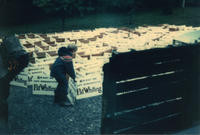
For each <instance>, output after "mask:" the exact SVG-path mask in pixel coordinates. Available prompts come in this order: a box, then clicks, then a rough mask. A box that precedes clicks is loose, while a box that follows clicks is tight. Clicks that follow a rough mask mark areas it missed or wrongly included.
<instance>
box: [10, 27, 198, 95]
mask: <svg viewBox="0 0 200 135" xmlns="http://www.w3.org/2000/svg"><path fill="white" fill-rule="evenodd" d="M192 30H200V27H195V28H194V27H186V26H184V25H183V26H174V25H167V24H166V25H162V26H159V27H158V26H157V27H155V26H154V27H153V26H148V27H147V26H145V27H138V28H136V29H128V28H99V29H95V30H92V31H89V30H88V31H81V30H80V31H70V32H63V33H52V34H33V33H29V34H24V35H17V37H18V38H19V39H20V42H21V43H22V45H23V46H24V49H25V50H26V51H27V52H29V54H30V64H29V66H28V67H27V68H25V69H24V71H23V72H22V73H21V74H20V75H18V76H17V77H16V79H15V80H13V81H12V83H11V84H12V85H16V86H23V87H27V86H31V87H32V89H33V94H45V95H53V90H54V89H55V88H56V85H57V82H56V81H55V79H53V78H51V77H50V70H49V65H51V64H52V63H53V62H54V60H55V59H56V58H57V50H58V48H60V47H62V46H67V44H70V43H75V44H76V45H77V46H78V51H77V55H76V58H75V59H74V60H73V62H74V66H75V71H76V76H77V89H78V91H77V98H78V99H79V98H85V97H90V96H94V95H99V94H101V93H102V82H103V72H102V66H103V65H104V64H105V63H107V62H109V58H110V57H111V52H112V50H113V49H115V50H117V51H118V52H127V51H130V50H131V49H135V50H145V49H150V48H158V47H159V48H161V47H166V46H167V45H169V44H172V40H173V38H174V37H175V36H178V35H179V34H182V33H184V32H187V31H192ZM69 82H70V83H69V87H70V88H71V89H73V87H75V84H73V82H72V81H71V80H70V81H69ZM72 84H73V85H72Z"/></svg>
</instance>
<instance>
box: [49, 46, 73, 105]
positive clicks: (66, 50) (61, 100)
mask: <svg viewBox="0 0 200 135" xmlns="http://www.w3.org/2000/svg"><path fill="white" fill-rule="evenodd" d="M76 51H77V46H76V45H74V44H70V45H68V47H61V48H59V50H58V58H57V59H56V60H55V62H54V63H53V65H52V67H51V76H52V77H54V78H55V79H56V81H57V82H58V86H57V88H56V90H55V94H54V103H57V104H59V105H60V106H70V105H71V103H70V102H69V101H68V98H67V94H68V79H67V77H66V75H69V76H70V77H71V78H72V79H73V80H74V81H75V78H76V75H75V72H74V66H73V62H72V59H73V58H74V57H75V53H76Z"/></svg>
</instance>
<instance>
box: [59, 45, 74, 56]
mask: <svg viewBox="0 0 200 135" xmlns="http://www.w3.org/2000/svg"><path fill="white" fill-rule="evenodd" d="M77 50H78V48H77V46H76V45H75V44H69V45H68V46H67V47H61V48H59V50H58V56H65V55H68V54H72V55H74V54H75V52H76V51H77Z"/></svg>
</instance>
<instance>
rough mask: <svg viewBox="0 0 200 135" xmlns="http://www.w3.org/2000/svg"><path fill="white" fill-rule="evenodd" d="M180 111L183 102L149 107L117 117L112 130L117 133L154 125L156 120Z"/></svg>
mask: <svg viewBox="0 0 200 135" xmlns="http://www.w3.org/2000/svg"><path fill="white" fill-rule="evenodd" d="M182 109H183V100H174V101H171V102H165V103H163V104H160V105H155V106H150V107H146V108H144V109H140V110H136V111H133V112H129V113H125V114H122V115H117V116H116V119H115V121H114V122H115V123H117V124H115V127H114V130H115V131H117V130H120V129H125V128H127V127H130V126H132V127H135V128H138V127H141V126H143V125H144V124H145V123H154V122H155V121H156V120H157V119H160V118H163V117H166V116H168V115H171V114H175V113H179V112H181V111H182ZM180 122H181V121H180ZM179 124H180V123H179Z"/></svg>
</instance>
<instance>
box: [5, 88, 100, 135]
mask: <svg viewBox="0 0 200 135" xmlns="http://www.w3.org/2000/svg"><path fill="white" fill-rule="evenodd" d="M52 101H53V97H52V96H41V95H32V93H31V89H26V88H21V87H11V90H10V96H9V99H8V102H9V126H10V132H11V133H12V134H62V135H63V134H99V133H100V126H101V96H97V97H92V98H87V99H82V100H78V101H77V103H76V105H75V106H74V107H65V108H63V107H60V106H58V105H55V104H53V103H52Z"/></svg>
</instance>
